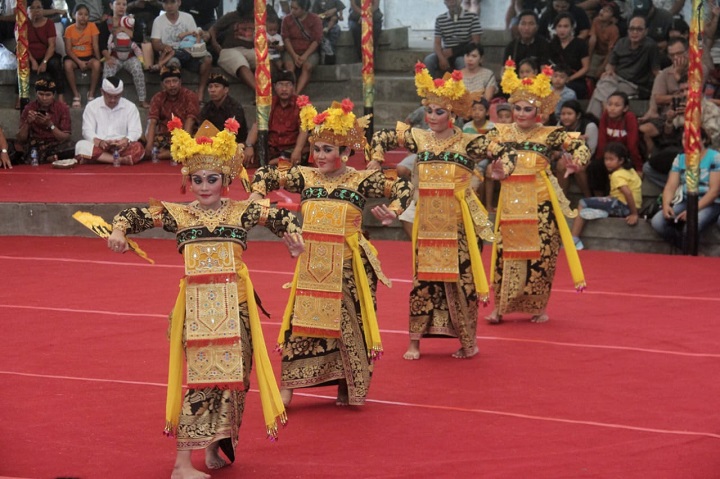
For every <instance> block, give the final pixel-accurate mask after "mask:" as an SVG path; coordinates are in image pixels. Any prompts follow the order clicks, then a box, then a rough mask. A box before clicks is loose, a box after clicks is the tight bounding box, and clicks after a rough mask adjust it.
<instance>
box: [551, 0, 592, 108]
mask: <svg viewBox="0 0 720 479" xmlns="http://www.w3.org/2000/svg"><path fill="white" fill-rule="evenodd" d="M553 26H554V27H555V36H554V37H553V39H552V40H551V41H550V63H552V64H553V65H555V66H558V65H563V66H564V67H565V69H566V70H568V71H567V72H566V73H567V75H568V77H567V81H566V83H567V87H568V88H569V89H571V90H573V91H574V92H575V94H576V96H577V98H580V99H585V98H587V91H588V89H587V83H586V78H585V75H586V74H587V72H588V70H589V69H590V54H589V53H588V46H587V41H585V40H584V39H580V38H577V37H575V36H573V30H574V28H575V25H574V21H573V18H572V16H571V15H570V14H568V13H561V14H559V15H558V16H556V17H555V23H553ZM556 70H557V69H556Z"/></svg>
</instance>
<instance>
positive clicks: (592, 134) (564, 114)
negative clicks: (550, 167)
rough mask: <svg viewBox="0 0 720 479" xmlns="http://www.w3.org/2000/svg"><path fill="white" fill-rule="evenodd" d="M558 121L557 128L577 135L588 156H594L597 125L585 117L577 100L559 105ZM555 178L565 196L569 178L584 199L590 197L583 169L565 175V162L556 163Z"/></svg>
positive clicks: (596, 141) (593, 120) (587, 116)
mask: <svg viewBox="0 0 720 479" xmlns="http://www.w3.org/2000/svg"><path fill="white" fill-rule="evenodd" d="M559 117H560V121H559V123H558V126H561V127H562V128H563V130H565V131H567V132H573V133H577V134H579V137H580V139H582V140H583V141H585V144H586V145H587V147H588V149H589V150H590V154H591V155H592V156H595V151H596V150H597V144H598V125H597V119H595V118H593V117H592V116H591V115H587V114H585V113H584V112H583V109H582V106H581V105H580V102H578V101H577V100H569V101H566V102H564V103H562V104H561V105H560V115H559ZM555 173H556V174H555V177H556V178H557V181H558V184H559V185H560V188H562V190H563V191H564V192H565V196H567V190H568V185H569V183H570V176H572V177H573V178H575V182H576V183H577V185H578V187H579V188H580V191H581V192H582V194H583V196H584V197H585V198H589V197H590V196H592V192H591V191H590V186H589V185H588V179H587V172H586V171H585V170H584V169H580V170H578V171H576V172H574V173H571V174H570V176H566V175H567V171H566V170H565V162H563V161H558V162H557V164H556V165H555Z"/></svg>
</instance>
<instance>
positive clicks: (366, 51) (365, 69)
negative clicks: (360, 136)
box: [360, 0, 375, 144]
mask: <svg viewBox="0 0 720 479" xmlns="http://www.w3.org/2000/svg"><path fill="white" fill-rule="evenodd" d="M372 6H373V0H362V14H361V17H362V19H361V23H362V33H361V42H360V45H361V50H362V80H363V105H364V107H365V108H364V112H363V114H364V115H372V113H373V105H374V104H375V45H373V12H372ZM373 125H374V121H373V117H372V116H370V123H369V124H368V127H367V129H366V130H365V137H366V138H367V142H368V144H370V142H371V141H372V136H373V130H374V128H373Z"/></svg>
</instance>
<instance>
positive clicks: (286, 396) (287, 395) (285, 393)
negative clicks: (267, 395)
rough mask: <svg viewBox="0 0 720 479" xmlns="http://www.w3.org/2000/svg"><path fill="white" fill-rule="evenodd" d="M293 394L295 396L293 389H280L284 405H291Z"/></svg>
mask: <svg viewBox="0 0 720 479" xmlns="http://www.w3.org/2000/svg"><path fill="white" fill-rule="evenodd" d="M292 396H293V390H292V389H287V388H281V389H280V398H281V399H282V402H283V406H285V407H288V406H289V405H290V401H292Z"/></svg>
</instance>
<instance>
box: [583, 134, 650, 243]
mask: <svg viewBox="0 0 720 479" xmlns="http://www.w3.org/2000/svg"><path fill="white" fill-rule="evenodd" d="M604 163H605V168H606V169H607V171H608V173H609V174H610V178H609V183H610V195H608V196H600V197H590V198H583V199H581V200H580V202H579V203H578V211H579V214H578V217H577V218H575V219H574V220H573V225H572V237H573V241H574V242H575V248H576V249H578V250H581V249H585V246H584V245H583V242H582V241H581V240H580V234H581V233H582V230H583V228H584V227H585V220H595V219H601V218H607V217H608V216H611V217H613V218H625V222H626V223H627V224H628V225H629V226H635V225H636V224H637V222H638V209H639V208H640V204H641V203H642V180H641V179H640V176H639V175H638V174H637V171H635V170H634V169H633V165H632V161H631V160H630V153H629V152H628V150H627V148H625V145H623V144H621V143H608V144H607V146H606V147H605V154H604Z"/></svg>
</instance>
